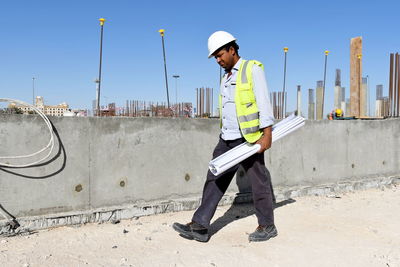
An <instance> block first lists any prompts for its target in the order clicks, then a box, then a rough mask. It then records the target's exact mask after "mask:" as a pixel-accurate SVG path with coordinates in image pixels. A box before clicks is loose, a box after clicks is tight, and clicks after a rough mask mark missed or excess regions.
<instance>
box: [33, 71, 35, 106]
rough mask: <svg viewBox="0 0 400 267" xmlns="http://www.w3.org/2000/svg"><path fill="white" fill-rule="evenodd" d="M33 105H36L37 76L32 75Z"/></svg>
mask: <svg viewBox="0 0 400 267" xmlns="http://www.w3.org/2000/svg"><path fill="white" fill-rule="evenodd" d="M32 105H33V106H34V105H35V77H32Z"/></svg>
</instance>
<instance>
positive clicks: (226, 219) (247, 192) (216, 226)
mask: <svg viewBox="0 0 400 267" xmlns="http://www.w3.org/2000/svg"><path fill="white" fill-rule="evenodd" d="M266 174H267V175H268V176H269V177H270V173H269V171H268V170H266ZM248 181H249V180H248V179H247V177H246V175H245V172H244V171H243V169H242V167H239V169H238V171H237V175H236V183H237V186H238V188H239V193H238V194H237V196H236V198H235V200H234V201H233V204H232V206H231V207H230V208H229V209H228V210H227V211H226V212H225V213H224V215H222V216H221V217H219V218H218V219H217V220H215V221H214V222H213V223H212V224H211V225H210V228H209V236H210V238H211V236H213V235H214V234H216V233H217V232H218V231H219V230H221V229H222V228H224V227H225V226H227V225H228V224H230V223H232V222H234V221H236V220H239V219H243V218H246V217H248V216H251V215H253V214H255V209H254V205H253V203H252V200H251V185H250V183H249V182H248ZM271 192H272V196H273V200H272V201H273V208H274V209H276V208H280V207H283V206H285V205H288V204H292V203H294V202H296V200H294V199H292V198H289V199H286V200H283V201H280V202H278V203H277V202H276V201H275V196H274V190H273V188H272V185H271Z"/></svg>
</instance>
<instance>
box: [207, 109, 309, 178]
mask: <svg viewBox="0 0 400 267" xmlns="http://www.w3.org/2000/svg"><path fill="white" fill-rule="evenodd" d="M304 124H305V119H304V118H303V117H301V116H295V115H294V114H292V115H290V116H289V117H287V118H285V119H283V120H281V121H280V122H278V123H277V124H275V125H274V126H272V142H275V141H277V140H279V139H281V138H282V137H284V136H285V135H287V134H289V133H291V132H293V131H295V130H297V129H299V128H300V127H302V126H303V125H304ZM260 148H261V146H260V145H259V144H249V143H247V142H245V143H243V144H241V145H238V146H237V147H235V148H233V149H231V150H229V151H228V152H226V153H224V154H222V155H220V156H219V157H217V158H215V159H213V160H211V161H210V163H209V164H208V165H209V169H210V171H211V172H212V173H213V174H214V175H215V176H217V175H219V174H221V173H223V172H225V171H226V170H228V169H229V168H232V167H233V166H235V165H236V164H239V163H240V162H242V161H243V160H245V159H247V158H248V157H250V156H252V155H254V154H255V153H257V152H258V151H259V150H260Z"/></svg>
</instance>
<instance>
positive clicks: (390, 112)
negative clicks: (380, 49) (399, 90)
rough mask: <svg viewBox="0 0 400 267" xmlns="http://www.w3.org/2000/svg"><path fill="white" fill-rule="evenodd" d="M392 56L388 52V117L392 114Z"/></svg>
mask: <svg viewBox="0 0 400 267" xmlns="http://www.w3.org/2000/svg"><path fill="white" fill-rule="evenodd" d="M393 57H394V54H393V53H390V69H389V117H391V116H393Z"/></svg>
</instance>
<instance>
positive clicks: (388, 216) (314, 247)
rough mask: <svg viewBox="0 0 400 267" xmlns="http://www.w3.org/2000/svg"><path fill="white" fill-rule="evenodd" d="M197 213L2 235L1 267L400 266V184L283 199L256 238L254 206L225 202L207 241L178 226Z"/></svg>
mask: <svg viewBox="0 0 400 267" xmlns="http://www.w3.org/2000/svg"><path fill="white" fill-rule="evenodd" d="M191 214H192V212H178V213H169V214H162V215H156V216H148V217H141V218H134V219H132V220H126V221H121V222H120V223H118V224H111V223H110V224H89V225H84V226H81V227H60V228H56V229H51V230H44V231H39V232H37V233H33V234H31V235H26V236H15V237H7V238H5V237H0V266H87V265H89V266H363V267H364V266H386V267H387V266H400V188H399V187H397V188H396V187H391V188H385V189H384V190H382V189H373V190H367V191H358V192H356V193H349V194H344V195H336V196H334V195H333V196H319V197H318V196H314V197H302V198H298V199H295V200H292V201H285V202H280V203H278V206H277V208H276V209H275V217H276V225H277V228H278V231H279V235H278V236H277V237H276V238H274V239H271V240H270V241H268V242H261V243H249V242H248V240H247V235H248V233H250V232H252V231H253V230H254V229H255V227H256V217H255V215H254V210H253V208H252V206H251V205H249V204H242V205H236V206H226V207H220V208H218V210H217V213H216V216H215V219H216V220H215V221H214V223H213V224H212V230H211V231H212V232H213V233H214V234H213V235H212V237H211V239H210V241H209V242H208V243H200V242H196V241H191V240H187V239H184V238H181V237H180V236H179V235H178V234H177V233H176V232H175V231H174V230H173V229H172V228H171V225H172V224H173V223H174V222H175V221H178V222H187V221H188V220H190V218H191Z"/></svg>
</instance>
